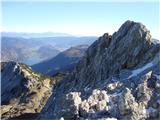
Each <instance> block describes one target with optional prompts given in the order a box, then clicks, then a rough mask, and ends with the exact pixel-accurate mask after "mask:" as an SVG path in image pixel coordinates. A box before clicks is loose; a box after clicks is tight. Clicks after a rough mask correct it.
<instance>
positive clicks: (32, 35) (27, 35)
mask: <svg viewBox="0 0 160 120" xmlns="http://www.w3.org/2000/svg"><path fill="white" fill-rule="evenodd" d="M1 35H2V36H5V37H24V38H39V37H57V36H71V35H70V34H67V33H57V32H42V33H24V32H2V33H1Z"/></svg>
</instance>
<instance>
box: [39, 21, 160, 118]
mask: <svg viewBox="0 0 160 120" xmlns="http://www.w3.org/2000/svg"><path fill="white" fill-rule="evenodd" d="M159 53H160V44H159V43H157V44H155V43H154V42H153V41H152V39H151V35H150V32H149V30H148V29H147V28H146V27H145V26H144V25H143V24H141V23H137V22H133V21H126V22H125V23H124V24H123V25H122V26H121V27H120V29H119V30H118V31H117V32H115V33H114V34H113V35H112V36H111V35H109V34H107V33H105V34H104V35H103V36H102V37H100V38H99V39H98V40H96V41H95V42H94V43H93V44H92V45H91V46H90V47H89V48H88V49H87V51H86V52H85V55H84V57H83V58H82V59H81V60H80V61H79V63H78V65H77V66H76V68H75V69H74V71H73V72H72V73H71V74H70V75H68V77H67V78H66V79H64V80H62V81H61V82H59V83H58V84H57V87H56V89H54V94H52V96H51V98H50V99H49V101H48V104H46V106H45V107H44V109H43V111H42V113H41V115H40V116H39V117H38V119H41V120H43V119H52V118H53V119H54V118H55V119H60V118H61V117H62V118H64V119H77V120H78V119H100V118H102V119H104V118H105V119H107V118H112V119H120V120H121V119H122V120H123V119H131V120H141V119H156V118H158V116H159V113H158V110H159V108H158V106H159V102H158V101H159V95H158V92H159V90H160V87H159V83H160V81H159V80H160V79H159V75H160V70H159V68H160V60H159V59H158V58H159V57H160V54H159ZM153 97H154V99H153ZM60 103H61V104H60ZM154 103H155V104H154Z"/></svg>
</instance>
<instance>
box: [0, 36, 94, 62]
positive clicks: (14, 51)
mask: <svg viewBox="0 0 160 120" xmlns="http://www.w3.org/2000/svg"><path fill="white" fill-rule="evenodd" d="M95 39H96V37H74V36H67V37H62V36H61V37H40V38H23V37H4V36H2V38H1V45H2V46H1V54H2V56H1V61H18V62H22V63H25V64H28V65H33V64H36V63H39V62H41V61H44V60H48V59H50V58H52V57H54V56H56V55H57V54H58V53H59V52H60V51H64V50H66V49H68V48H70V47H72V46H76V45H80V44H87V45H90V44H91V43H92V42H93V41H94V40H95Z"/></svg>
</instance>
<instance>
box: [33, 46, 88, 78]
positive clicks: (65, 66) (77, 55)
mask: <svg viewBox="0 0 160 120" xmlns="http://www.w3.org/2000/svg"><path fill="white" fill-rule="evenodd" d="M87 48H88V45H79V46H75V47H71V48H69V49H67V50H65V51H64V52H61V53H59V54H58V55H57V56H55V57H53V58H51V59H49V60H46V61H42V62H40V63H38V64H35V65H33V66H31V67H32V69H33V70H35V71H36V72H40V73H42V74H45V75H50V76H53V75H55V74H57V73H58V72H65V71H71V70H72V69H73V68H74V67H75V65H76V64H77V62H78V61H79V60H80V59H81V58H82V56H83V55H84V53H85V51H86V50H87Z"/></svg>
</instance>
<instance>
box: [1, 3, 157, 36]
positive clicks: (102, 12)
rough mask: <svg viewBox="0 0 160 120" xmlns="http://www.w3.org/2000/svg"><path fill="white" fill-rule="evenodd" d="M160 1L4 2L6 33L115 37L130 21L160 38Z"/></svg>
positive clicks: (3, 26) (3, 20) (3, 28)
mask: <svg viewBox="0 0 160 120" xmlns="http://www.w3.org/2000/svg"><path fill="white" fill-rule="evenodd" d="M158 11H159V4H158V2H63V1H61V2H53V1H52V2H51V1H46V2H44V1H43V2H18V1H17V2H11V1H8V2H2V31H14V32H49V31H53V32H63V33H69V34H74V35H97V36H100V35H102V34H103V33H105V32H109V33H110V34H112V33H113V32H115V31H117V29H118V28H119V27H120V26H121V24H122V23H124V22H125V21H126V20H134V21H137V22H142V23H143V24H145V25H146V27H147V28H148V29H149V30H150V31H151V34H152V36H153V37H154V38H160V37H159V34H158V33H160V28H159V27H160V26H159V25H160V23H159V21H160V16H159V12H158Z"/></svg>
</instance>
